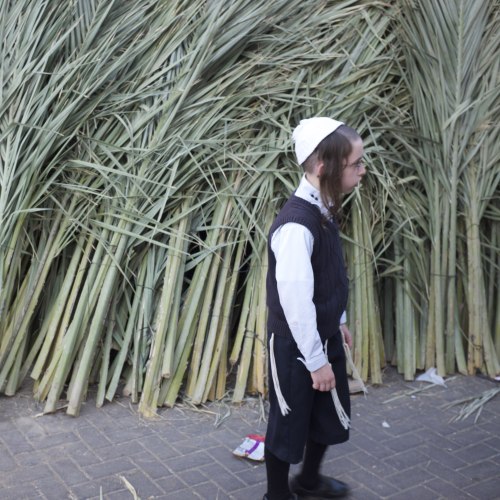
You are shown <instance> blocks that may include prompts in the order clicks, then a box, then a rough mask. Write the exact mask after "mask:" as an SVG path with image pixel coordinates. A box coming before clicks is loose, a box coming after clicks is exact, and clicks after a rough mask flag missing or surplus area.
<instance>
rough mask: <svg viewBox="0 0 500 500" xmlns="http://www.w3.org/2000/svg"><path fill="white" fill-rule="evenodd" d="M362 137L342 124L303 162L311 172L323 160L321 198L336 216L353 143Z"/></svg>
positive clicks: (338, 211)
mask: <svg viewBox="0 0 500 500" xmlns="http://www.w3.org/2000/svg"><path fill="white" fill-rule="evenodd" d="M360 138H361V137H360V136H359V134H358V133H357V132H356V131H355V130H354V129H352V128H351V127H348V126H347V125H341V126H340V127H339V128H337V129H336V130H335V131H334V132H332V133H331V134H329V135H327V136H326V137H325V138H324V139H323V140H322V141H321V142H320V143H319V144H318V146H317V147H316V149H315V150H314V151H313V152H312V153H311V154H310V155H309V157H308V158H307V159H306V160H305V161H304V163H303V164H302V166H303V168H304V170H305V171H306V172H309V173H311V172H312V171H313V169H314V167H315V166H316V164H317V163H318V162H323V165H324V167H323V173H322V174H321V176H320V179H319V185H320V195H321V200H322V202H323V204H324V205H325V207H326V208H327V209H328V211H329V212H330V214H331V215H332V216H333V217H335V218H338V217H339V215H340V211H341V209H342V191H341V186H342V171H343V170H344V167H345V162H346V161H347V158H349V155H350V154H351V153H352V143H353V142H355V141H357V140H359V139H360Z"/></svg>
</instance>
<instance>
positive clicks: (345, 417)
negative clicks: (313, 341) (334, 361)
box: [324, 339, 351, 430]
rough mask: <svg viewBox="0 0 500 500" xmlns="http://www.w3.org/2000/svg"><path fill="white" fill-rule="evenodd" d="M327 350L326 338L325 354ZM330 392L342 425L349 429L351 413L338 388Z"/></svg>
mask: <svg viewBox="0 0 500 500" xmlns="http://www.w3.org/2000/svg"><path fill="white" fill-rule="evenodd" d="M327 350H328V339H326V342H325V347H324V351H325V356H327ZM330 393H331V395H332V399H333V404H334V405H335V411H336V412H337V415H338V417H339V420H340V423H341V425H342V427H343V428H344V429H346V430H347V429H349V427H351V419H350V418H349V415H348V414H347V413H346V412H345V410H344V407H343V406H342V403H341V402H340V399H339V395H338V394H337V388H336V387H334V388H333V389H331V390H330Z"/></svg>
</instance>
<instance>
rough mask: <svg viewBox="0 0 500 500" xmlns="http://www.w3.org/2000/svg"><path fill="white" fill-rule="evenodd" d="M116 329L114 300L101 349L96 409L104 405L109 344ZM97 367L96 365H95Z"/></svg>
mask: <svg viewBox="0 0 500 500" xmlns="http://www.w3.org/2000/svg"><path fill="white" fill-rule="evenodd" d="M115 327H116V300H113V301H112V303H111V310H110V314H109V317H108V328H107V331H106V335H105V336H104V343H103V346H102V349H101V357H102V359H101V363H100V365H101V366H100V370H99V385H98V388H97V395H96V407H97V408H100V407H101V406H102V405H103V404H104V399H105V396H106V384H107V381H108V372H109V358H110V355H111V343H112V340H113V331H114V329H115ZM96 365H97V363H96Z"/></svg>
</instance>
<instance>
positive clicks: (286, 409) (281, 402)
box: [269, 333, 292, 417]
mask: <svg viewBox="0 0 500 500" xmlns="http://www.w3.org/2000/svg"><path fill="white" fill-rule="evenodd" d="M269 347H270V349H269V351H270V352H269V356H270V358H271V375H272V377H273V384H274V391H275V392H276V397H277V398H278V404H279V406H280V410H281V414H282V415H283V416H284V417H286V416H287V415H288V413H289V412H291V411H292V410H291V408H290V407H289V406H288V405H287V403H286V401H285V398H284V397H283V394H282V392H281V388H280V381H279V379H278V371H277V369H276V359H275V357H274V333H272V334H271V340H270V341H269Z"/></svg>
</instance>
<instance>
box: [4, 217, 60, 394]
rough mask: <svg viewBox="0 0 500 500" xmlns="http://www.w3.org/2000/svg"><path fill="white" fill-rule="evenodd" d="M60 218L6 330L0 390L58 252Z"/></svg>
mask: <svg viewBox="0 0 500 500" xmlns="http://www.w3.org/2000/svg"><path fill="white" fill-rule="evenodd" d="M61 218H62V212H61V211H59V210H58V211H57V213H56V216H55V218H54V222H53V226H52V229H51V231H50V234H49V237H48V238H47V242H46V244H45V248H44V251H43V254H42V256H41V258H40V264H39V265H38V266H37V269H36V271H35V275H34V280H33V282H32V286H31V287H30V288H29V289H27V296H26V297H25V300H24V305H23V308H22V310H21V313H20V314H19V316H17V317H16V318H15V322H14V323H13V324H12V326H11V327H10V328H9V329H8V332H9V333H8V334H7V343H6V347H5V349H4V351H3V354H2V355H1V356H0V366H2V370H1V371H0V390H1V389H2V388H3V386H4V384H5V381H6V378H7V376H8V372H9V370H10V369H11V367H12V366H13V364H14V362H15V359H16V354H17V352H18V350H19V349H20V346H21V345H22V344H23V342H24V339H25V337H26V336H27V335H28V327H29V325H30V322H31V318H32V316H33V313H34V312H35V307H36V305H37V303H38V299H39V298H40V294H41V293H42V291H43V287H44V285H45V279H46V277H47V274H48V272H49V270H50V266H51V265H52V261H53V259H54V258H55V256H56V253H57V252H58V248H57V247H58V241H59V240H60V238H61V237H62V232H63V231H64V229H65V224H64V223H63V224H62V225H61V224H60V222H61Z"/></svg>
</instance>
